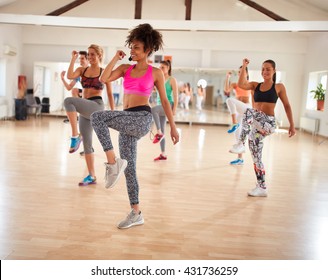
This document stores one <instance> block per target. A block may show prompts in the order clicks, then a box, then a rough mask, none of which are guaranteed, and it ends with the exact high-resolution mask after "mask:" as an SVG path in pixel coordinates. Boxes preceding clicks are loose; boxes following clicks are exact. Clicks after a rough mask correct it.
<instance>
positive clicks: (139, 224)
mask: <svg viewBox="0 0 328 280" xmlns="http://www.w3.org/2000/svg"><path fill="white" fill-rule="evenodd" d="M144 223H145V221H144V219H142V220H141V221H139V222H135V223H132V224H130V225H128V226H126V227H120V226H117V227H118V228H119V229H127V228H131V227H134V226H141V225H143V224H144Z"/></svg>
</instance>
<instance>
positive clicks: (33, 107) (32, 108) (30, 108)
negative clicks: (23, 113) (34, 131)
mask: <svg viewBox="0 0 328 280" xmlns="http://www.w3.org/2000/svg"><path fill="white" fill-rule="evenodd" d="M25 99H26V106H27V113H28V114H35V117H37V116H40V115H41V109H42V105H41V104H38V103H37V100H36V99H35V97H34V94H33V91H32V93H31V90H28V91H27V94H26V97H25ZM39 100H40V99H39Z"/></svg>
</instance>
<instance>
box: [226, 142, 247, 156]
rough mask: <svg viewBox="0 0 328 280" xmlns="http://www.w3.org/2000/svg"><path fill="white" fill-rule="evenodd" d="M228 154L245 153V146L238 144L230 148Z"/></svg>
mask: <svg viewBox="0 0 328 280" xmlns="http://www.w3.org/2000/svg"><path fill="white" fill-rule="evenodd" d="M229 152H230V153H233V154H242V153H245V146H244V145H243V144H242V143H238V144H235V145H233V146H232V148H231V149H230V150H229Z"/></svg>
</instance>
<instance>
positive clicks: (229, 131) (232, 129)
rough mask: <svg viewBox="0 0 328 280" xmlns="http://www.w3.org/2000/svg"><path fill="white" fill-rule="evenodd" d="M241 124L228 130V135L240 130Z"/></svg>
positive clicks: (236, 124)
mask: <svg viewBox="0 0 328 280" xmlns="http://www.w3.org/2000/svg"><path fill="white" fill-rule="evenodd" d="M239 126H240V124H239V123H235V124H234V125H232V127H231V128H230V129H229V130H228V133H233V132H235V131H236V130H237V129H238V128H239Z"/></svg>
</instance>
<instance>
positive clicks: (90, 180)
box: [79, 174, 96, 186]
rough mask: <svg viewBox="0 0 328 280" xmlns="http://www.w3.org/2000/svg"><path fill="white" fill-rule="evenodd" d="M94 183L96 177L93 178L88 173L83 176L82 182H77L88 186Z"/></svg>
mask: <svg viewBox="0 0 328 280" xmlns="http://www.w3.org/2000/svg"><path fill="white" fill-rule="evenodd" d="M93 184H96V178H93V177H92V176H91V175H90V174H89V175H88V176H87V177H85V178H84V179H83V180H82V182H80V183H79V186H88V185H93Z"/></svg>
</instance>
